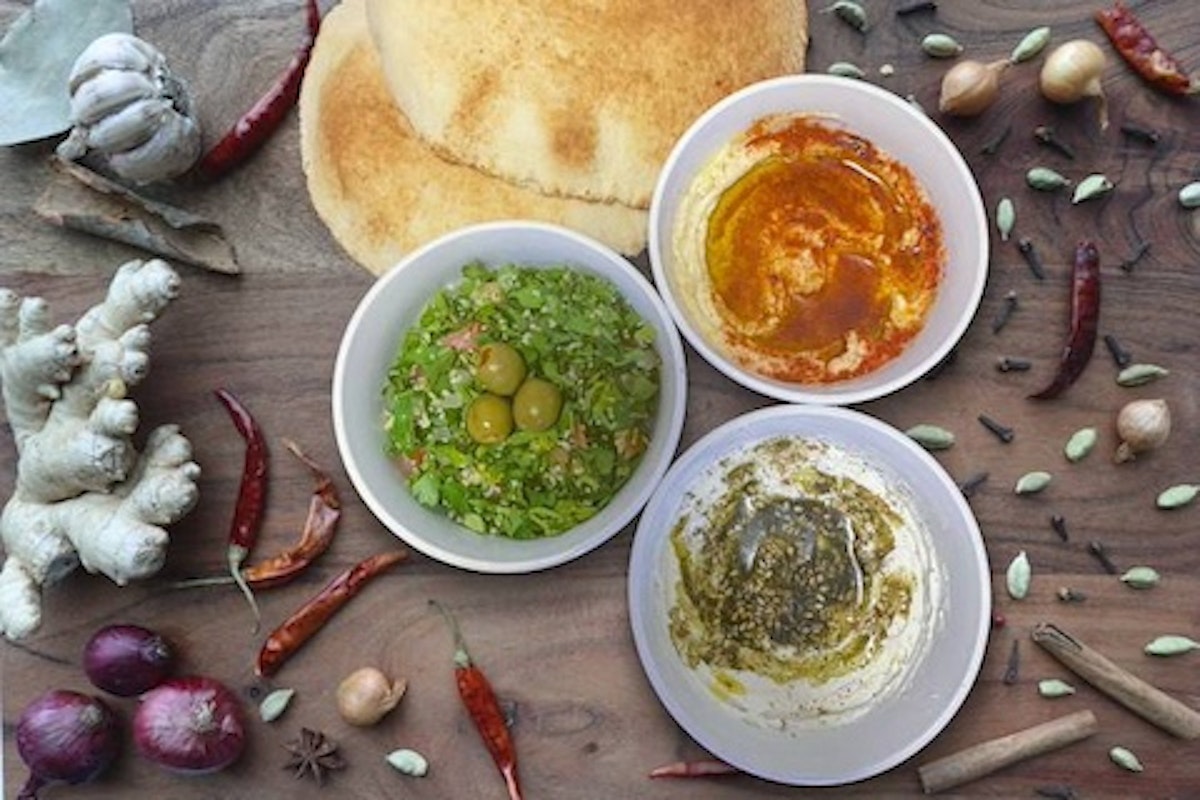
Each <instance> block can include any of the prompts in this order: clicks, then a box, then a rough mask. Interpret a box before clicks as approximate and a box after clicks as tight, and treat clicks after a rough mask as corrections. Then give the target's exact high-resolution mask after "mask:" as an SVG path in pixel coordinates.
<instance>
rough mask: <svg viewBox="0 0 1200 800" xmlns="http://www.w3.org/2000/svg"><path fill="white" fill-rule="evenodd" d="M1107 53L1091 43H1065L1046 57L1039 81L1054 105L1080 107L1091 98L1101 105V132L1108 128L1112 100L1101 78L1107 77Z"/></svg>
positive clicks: (1044, 94)
mask: <svg viewBox="0 0 1200 800" xmlns="http://www.w3.org/2000/svg"><path fill="white" fill-rule="evenodd" d="M1105 63H1106V59H1105V57H1104V51H1103V50H1101V49H1100V46H1099V45H1097V44H1096V43H1095V42H1090V41H1088V40H1087V39H1072V40H1071V41H1069V42H1064V43H1063V44H1060V45H1059V46H1058V47H1056V48H1055V49H1054V50H1053V51H1051V53H1050V55H1048V56H1046V63H1045V64H1043V65H1042V73H1041V76H1040V77H1039V79H1038V83H1039V86H1040V87H1041V90H1042V95H1043V96H1045V98H1046V99H1047V100H1049V101H1050V102H1052V103H1060V104H1070V103H1078V102H1079V101H1080V100H1083V99H1085V98H1088V97H1095V98H1096V99H1097V101H1098V102H1099V108H1098V111H1099V114H1100V130H1104V129H1105V128H1107V127H1108V100H1107V98H1106V97H1105V95H1104V85H1103V84H1102V83H1101V81H1100V78H1101V76H1102V75H1103V74H1104V67H1105Z"/></svg>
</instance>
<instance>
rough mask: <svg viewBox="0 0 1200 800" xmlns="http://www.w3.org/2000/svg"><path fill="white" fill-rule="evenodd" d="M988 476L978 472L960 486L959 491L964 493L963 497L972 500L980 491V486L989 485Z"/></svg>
mask: <svg viewBox="0 0 1200 800" xmlns="http://www.w3.org/2000/svg"><path fill="white" fill-rule="evenodd" d="M987 479H988V474H987V473H986V472H976V473H975V474H973V475H971V476H970V477H968V478H967V479H966V480H964V481H963V482H962V483H960V484H959V485H958V489H959V491H961V492H962V493H963V497H967V498H970V497H971V496H972V495H974V494H975V492H976V491H978V490H979V487H980V486H983V484H985V483H987Z"/></svg>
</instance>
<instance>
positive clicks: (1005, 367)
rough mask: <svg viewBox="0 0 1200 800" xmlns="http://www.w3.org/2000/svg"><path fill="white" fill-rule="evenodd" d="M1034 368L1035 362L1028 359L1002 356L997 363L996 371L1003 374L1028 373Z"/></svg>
mask: <svg viewBox="0 0 1200 800" xmlns="http://www.w3.org/2000/svg"><path fill="white" fill-rule="evenodd" d="M1032 368H1033V362H1032V361H1030V360H1029V359H1026V358H1013V357H1011V356H1001V357H1000V358H999V359H998V360H997V361H996V369H998V370H1000V371H1001V372H1028V371H1029V370H1030V369H1032Z"/></svg>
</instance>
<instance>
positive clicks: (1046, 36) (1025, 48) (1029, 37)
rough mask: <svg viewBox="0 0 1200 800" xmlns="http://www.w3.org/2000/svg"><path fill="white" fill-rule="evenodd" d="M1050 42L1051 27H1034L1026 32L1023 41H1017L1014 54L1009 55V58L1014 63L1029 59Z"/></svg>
mask: <svg viewBox="0 0 1200 800" xmlns="http://www.w3.org/2000/svg"><path fill="white" fill-rule="evenodd" d="M1048 44H1050V29H1049V28H1045V27H1043V28H1034V29H1033V30H1031V31H1030V32H1029V33H1027V34H1025V36H1023V37H1022V38H1021V41H1019V42H1017V46H1016V47H1014V48H1013V51H1012V55H1011V56H1009V57H1008V60H1009V61H1011V62H1012V63H1014V64H1020V63H1021V62H1022V61H1028V60H1029V59H1031V58H1033V57H1034V56H1036V55H1037V54H1038V53H1040V52H1042V51H1043V50H1045V49H1046V45H1048Z"/></svg>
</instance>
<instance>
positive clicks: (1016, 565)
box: [1004, 550, 1033, 600]
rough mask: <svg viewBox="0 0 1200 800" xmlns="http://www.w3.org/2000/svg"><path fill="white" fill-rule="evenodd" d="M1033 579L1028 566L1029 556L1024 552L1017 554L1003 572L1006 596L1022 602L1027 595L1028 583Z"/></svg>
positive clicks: (1031, 570)
mask: <svg viewBox="0 0 1200 800" xmlns="http://www.w3.org/2000/svg"><path fill="white" fill-rule="evenodd" d="M1032 579H1033V569H1032V568H1031V567H1030V566H1029V556H1027V555H1025V551H1024V550H1022V551H1021V552H1019V553H1017V555H1016V557H1015V558H1013V560H1012V561H1010V562H1009V564H1008V569H1007V570H1005V572H1004V585H1005V587H1006V588H1007V589H1008V594H1009V596H1010V597H1012V599H1014V600H1023V599H1025V596H1026V595H1027V594H1029V582H1030V581H1031V580H1032Z"/></svg>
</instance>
